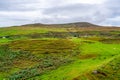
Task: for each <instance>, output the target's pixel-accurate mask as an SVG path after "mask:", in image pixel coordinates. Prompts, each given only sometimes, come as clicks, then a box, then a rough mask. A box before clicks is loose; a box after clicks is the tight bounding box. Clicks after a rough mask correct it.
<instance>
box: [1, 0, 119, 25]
mask: <svg viewBox="0 0 120 80" xmlns="http://www.w3.org/2000/svg"><path fill="white" fill-rule="evenodd" d="M119 3H120V1H119V0H2V1H0V26H12V25H22V24H29V23H49V24H53V23H69V22H79V21H81V22H85V21H86V22H91V23H95V24H101V25H117V26H120V23H119V21H120V18H119V17H120V10H119V9H120V6H119Z"/></svg>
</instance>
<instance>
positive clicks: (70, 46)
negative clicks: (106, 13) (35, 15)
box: [0, 25, 120, 80]
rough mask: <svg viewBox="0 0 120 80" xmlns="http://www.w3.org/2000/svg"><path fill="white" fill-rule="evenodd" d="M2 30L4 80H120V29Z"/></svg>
mask: <svg viewBox="0 0 120 80" xmlns="http://www.w3.org/2000/svg"><path fill="white" fill-rule="evenodd" d="M91 29H92V30H90V28H88V29H87V28H77V27H71V26H68V27H67V25H65V26H63V27H60V26H59V27H56V25H55V26H52V27H51V26H45V27H44V26H21V27H20V26H19V27H9V28H0V80H120V74H119V73H120V62H119V61H120V29H119V28H117V29H116V28H104V27H102V28H95V29H94V28H93V27H92V28H91Z"/></svg>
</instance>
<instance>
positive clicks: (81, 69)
mask: <svg viewBox="0 0 120 80" xmlns="http://www.w3.org/2000/svg"><path fill="white" fill-rule="evenodd" d="M119 47H120V45H117V44H111V45H110V44H109V45H108V44H103V43H99V42H98V43H94V44H87V43H85V44H84V45H83V46H82V52H81V53H80V55H79V56H80V57H82V56H83V55H85V54H86V55H89V54H95V55H96V54H97V55H99V56H96V57H90V58H86V59H81V58H80V57H78V58H77V59H76V60H75V61H74V62H73V63H71V64H69V65H66V66H61V67H60V68H58V69H56V70H53V71H51V72H46V73H45V74H44V75H42V76H38V77H36V78H35V79H41V80H49V79H50V80H56V79H57V80H72V79H74V78H75V77H77V76H79V75H82V74H84V73H86V72H89V71H91V70H94V69H96V68H98V67H100V66H102V65H103V64H104V63H106V62H109V61H110V60H111V58H113V56H115V55H118V54H119V53H120V49H119ZM115 48H116V49H115Z"/></svg>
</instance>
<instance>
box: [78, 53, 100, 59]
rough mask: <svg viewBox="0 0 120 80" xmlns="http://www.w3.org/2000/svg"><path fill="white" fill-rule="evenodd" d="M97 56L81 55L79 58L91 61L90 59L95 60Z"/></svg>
mask: <svg viewBox="0 0 120 80" xmlns="http://www.w3.org/2000/svg"><path fill="white" fill-rule="evenodd" d="M97 56H98V55H97V54H85V55H81V56H80V57H79V58H80V59H91V58H96V57H97Z"/></svg>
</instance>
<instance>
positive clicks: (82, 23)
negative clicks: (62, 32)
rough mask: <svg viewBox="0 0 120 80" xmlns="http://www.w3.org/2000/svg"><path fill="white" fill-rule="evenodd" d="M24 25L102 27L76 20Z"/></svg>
mask: <svg viewBox="0 0 120 80" xmlns="http://www.w3.org/2000/svg"><path fill="white" fill-rule="evenodd" d="M22 26H56V27H65V26H67V27H71V26H72V27H100V26H98V25H95V24H92V23H88V22H75V23H66V24H42V23H35V24H26V25H22Z"/></svg>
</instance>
